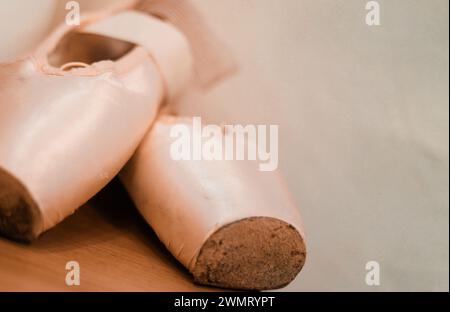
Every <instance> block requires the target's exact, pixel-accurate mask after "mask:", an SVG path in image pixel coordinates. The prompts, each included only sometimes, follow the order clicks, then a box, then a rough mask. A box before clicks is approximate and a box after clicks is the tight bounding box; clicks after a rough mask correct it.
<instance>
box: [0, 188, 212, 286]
mask: <svg viewBox="0 0 450 312" xmlns="http://www.w3.org/2000/svg"><path fill="white" fill-rule="evenodd" d="M68 261H78V263H79V264H80V268H81V270H80V272H81V274H80V275H81V285H80V286H72V287H69V286H67V285H66V283H65V277H66V273H67V271H66V268H65V266H66V263H67V262H68ZM210 290H217V289H214V288H206V287H201V286H198V285H195V284H194V283H193V282H192V278H191V276H190V275H189V273H188V272H187V271H186V269H184V267H182V266H181V265H180V264H179V263H178V262H177V261H176V260H175V259H174V258H173V257H172V256H171V255H170V253H169V252H168V251H167V250H166V249H165V247H164V246H163V245H162V244H161V243H160V242H159V240H158V238H157V237H156V235H155V233H154V232H153V231H152V230H151V228H150V227H149V226H148V225H147V224H146V223H145V222H144V221H143V219H142V218H141V217H140V215H139V214H138V212H137V210H136V208H135V207H134V205H133V203H132V202H131V200H130V199H129V197H128V195H127V194H126V192H125V190H124V189H123V187H122V186H121V185H120V182H118V181H117V180H115V181H113V182H112V183H111V184H110V185H108V186H107V187H106V188H105V189H104V190H103V191H101V192H100V193H99V194H98V195H97V196H96V197H94V198H93V199H92V200H91V201H89V202H88V203H87V204H86V205H84V206H83V207H81V208H80V209H79V210H77V212H75V214H74V215H72V216H71V217H69V218H67V219H66V220H65V221H63V222H62V223H61V224H59V225H58V226H56V227H55V228H54V229H52V230H50V231H48V232H47V233H44V234H43V235H42V236H41V237H40V238H39V239H38V240H36V241H35V242H33V243H31V244H21V243H16V242H13V241H10V240H7V239H5V238H1V237H0V291H210Z"/></svg>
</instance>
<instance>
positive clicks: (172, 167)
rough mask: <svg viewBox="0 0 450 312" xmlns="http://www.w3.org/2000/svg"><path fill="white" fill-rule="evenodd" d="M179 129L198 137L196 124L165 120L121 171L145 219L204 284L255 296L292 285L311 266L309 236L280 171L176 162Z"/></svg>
mask: <svg viewBox="0 0 450 312" xmlns="http://www.w3.org/2000/svg"><path fill="white" fill-rule="evenodd" d="M179 126H182V127H183V128H184V129H188V130H189V132H190V133H191V134H192V133H193V126H192V119H190V118H176V117H168V116H161V117H159V118H158V119H157V120H156V121H155V124H154V125H153V127H152V130H151V131H150V132H149V134H148V135H147V136H146V137H145V138H144V140H143V142H142V143H141V145H140V147H139V148H138V150H137V152H136V153H135V155H134V156H133V158H132V159H131V161H130V162H129V163H128V164H127V165H126V167H125V169H124V170H123V172H122V173H121V180H122V182H123V184H124V185H125V187H126V189H127V190H128V192H129V194H130V195H131V198H132V199H133V201H134V202H135V204H136V206H137V208H138V209H139V211H140V213H141V214H142V216H143V217H144V218H145V219H146V220H147V222H148V223H149V224H150V225H151V226H152V228H153V229H154V230H155V232H156V234H157V235H158V237H159V238H160V239H161V241H162V242H163V243H164V244H165V245H166V247H167V248H168V249H169V251H170V252H171V253H172V254H173V255H174V256H175V257H176V258H177V259H178V260H179V261H180V262H181V263H182V264H183V265H184V266H185V267H186V268H187V269H189V271H190V272H191V273H192V274H193V276H194V279H195V281H196V282H198V283H201V284H206V285H213V286H219V287H227V288H235V289H251V290H255V289H256V290H263V289H274V288H280V287H283V286H285V285H287V284H288V283H290V282H291V281H292V280H293V279H294V278H295V277H296V275H297V274H298V273H299V272H300V270H301V269H302V267H303V265H304V263H305V258H306V247H305V241H304V237H305V236H304V232H303V226H302V220H301V217H300V214H299V211H298V209H297V208H296V207H295V205H294V204H293V202H292V200H291V198H290V194H289V193H288V191H287V189H286V187H285V185H284V182H283V180H282V179H281V177H280V175H279V173H278V172H277V171H272V172H261V171H260V170H259V166H258V164H257V162H256V161H249V160H174V158H173V156H171V152H170V151H171V149H172V148H173V146H174V145H173V144H174V143H175V141H176V140H177V139H176V138H174V137H173V132H172V130H173V129H175V128H174V127H179ZM227 135H228V134H226V133H220V134H215V135H214V136H212V139H213V140H217V142H223V141H224V140H223V139H224V137H226V136H227ZM208 140H210V139H208Z"/></svg>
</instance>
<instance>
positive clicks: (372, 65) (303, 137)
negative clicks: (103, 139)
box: [0, 0, 449, 291]
mask: <svg viewBox="0 0 450 312" xmlns="http://www.w3.org/2000/svg"><path fill="white" fill-rule="evenodd" d="M39 1H43V2H45V1H47V0H39ZM111 1H112V0H102V1H100V0H89V1H87V0H85V1H80V3H81V5H82V9H83V10H88V9H90V8H93V7H98V6H101V5H103V4H105V3H110V2H111ZM6 2H7V3H8V4H6ZM25 2H28V5H33V4H31V3H32V2H33V3H36V2H37V1H34V0H33V1H27V0H20V1H10V0H0V9H1V11H0V17H2V18H1V19H0V26H1V27H2V28H1V30H2V36H3V34H4V33H5V32H7V33H8V34H9V33H11V32H14V29H16V27H22V26H23V25H22V23H19V20H18V19H17V18H16V17H17V16H14V20H8V19H5V15H4V12H6V11H5V8H6V7H8V8H11V5H12V6H14V5H16V6H20V5H22V6H24V3H25ZM60 2H61V3H63V2H65V1H60ZM195 2H196V3H198V5H199V7H200V8H201V10H202V11H204V13H205V15H207V18H208V19H209V20H210V23H211V25H212V26H213V27H214V29H215V30H216V32H217V33H219V34H220V35H221V36H222V37H223V38H224V40H225V41H226V42H227V44H228V45H229V46H230V47H231V49H232V50H233V52H234V53H235V55H236V58H237V60H238V61H239V63H240V65H241V69H240V72H239V74H238V75H237V76H235V77H234V78H232V79H231V80H229V81H227V82H226V83H224V84H222V85H221V86H220V87H218V88H216V89H215V90H213V91H212V92H211V93H210V94H209V95H208V96H207V97H206V98H205V99H202V100H196V102H194V103H192V102H190V103H184V104H183V103H182V104H181V105H180V106H179V111H181V112H183V113H186V114H191V115H199V114H200V115H202V116H204V117H205V118H207V119H208V120H209V121H212V122H218V123H221V122H233V123H237V122H242V123H275V124H279V125H280V131H281V133H280V136H281V138H280V167H281V169H282V171H283V172H284V174H285V176H286V177H287V180H288V182H289V185H290V187H291V189H292V191H293V193H294V195H295V198H296V200H297V202H298V204H299V206H300V207H301V211H302V214H303V217H304V221H305V226H306V231H307V236H308V247H309V256H308V259H307V264H306V266H305V268H304V271H303V272H302V274H301V275H300V276H299V277H298V278H297V280H296V281H295V282H294V283H292V284H291V285H290V286H288V287H287V288H286V289H285V290H290V291H297V290H299V291H305V290H308V291H309V290H331V291H334V290H343V291H345V290H359V291H377V290H407V291H408V290H435V291H436V290H447V291H448V289H449V281H448V276H449V272H448V268H449V258H448V247H449V240H448V237H449V231H448V229H449V228H448V222H449V221H448V220H449V214H448V211H449V201H448V198H449V194H448V187H449V180H448V171H449V153H448V152H449V150H448V139H449V138H448V133H449V132H448V131H449V129H448V122H449V120H448V118H449V110H448V105H449V104H448V100H449V98H448V52H449V51H448V35H449V34H448V1H447V0H397V1H387V0H385V1H379V2H380V4H381V26H378V27H369V26H367V25H366V24H365V14H366V11H365V9H364V7H365V3H366V1H363V0H282V1H276V0H226V1H225V0H195ZM11 3H15V4H11ZM61 3H60V5H59V8H58V9H57V12H58V14H57V15H59V17H58V18H59V19H60V18H61V17H62V16H63V14H64V10H63V7H61ZM49 5H50V4H49ZM35 12H38V11H35ZM43 12H44V13H42V19H44V20H45V21H48V20H49V18H48V14H47V13H45V12H47V11H43ZM36 14H38V13H36ZM7 16H11V15H10V14H9V15H7ZM22 18H23V19H24V20H20V22H25V23H29V22H30V20H29V19H28V17H27V16H25V15H24V16H22ZM42 19H39V20H38V21H34V22H33V23H36V25H37V24H38V23H42V24H46V23H43V22H42ZM27 21H28V22H27ZM49 23H50V22H49ZM5 25H9V27H8V28H4V27H5ZM21 25H22V26H21ZM42 28H45V25H44V26H42ZM6 29H7V30H6ZM28 29H30V28H28ZM35 29H37V27H35ZM36 36H37V35H33V36H32V37H34V38H35V37H36ZM22 38H23V37H22ZM0 43H1V46H0V58H3V59H6V58H8V57H10V56H11V53H12V52H11V51H14V55H18V54H19V53H20V51H22V50H24V49H25V48H24V47H23V46H21V44H22V43H23V40H20V39H19V38H17V39H16V44H17V46H16V47H15V46H14V41H10V42H9V43H8V45H6V44H4V41H0ZM30 44H31V42H30ZM8 55H9V56H8ZM370 260H376V261H378V262H379V263H380V265H381V286H379V287H368V286H366V285H365V282H364V278H365V263H366V262H367V261H370Z"/></svg>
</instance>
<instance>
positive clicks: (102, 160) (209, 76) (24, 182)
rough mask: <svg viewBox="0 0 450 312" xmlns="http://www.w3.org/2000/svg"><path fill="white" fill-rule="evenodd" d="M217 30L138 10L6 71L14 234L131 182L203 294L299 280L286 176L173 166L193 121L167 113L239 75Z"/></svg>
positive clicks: (98, 17) (6, 171) (0, 166)
mask: <svg viewBox="0 0 450 312" xmlns="http://www.w3.org/2000/svg"><path fill="white" fill-rule="evenodd" d="M206 29H207V27H206V26H205V25H204V24H203V22H202V21H201V18H200V16H199V15H198V14H197V13H196V11H195V10H194V9H193V8H192V7H191V6H190V4H189V2H187V1H178V0H164V1H161V0H153V1H152V0H146V1H142V0H141V1H137V0H132V1H127V2H125V3H122V4H120V5H119V6H114V7H111V8H108V9H106V10H103V11H101V12H96V13H93V14H91V15H89V16H86V17H84V18H83V19H82V23H81V25H80V26H79V27H70V26H67V25H63V26H61V27H60V28H58V29H57V30H56V31H55V32H53V33H52V34H51V35H50V36H49V37H48V38H47V39H46V40H45V41H44V42H43V43H42V44H41V45H40V47H39V48H38V49H37V50H36V51H35V52H34V53H33V54H32V55H30V56H29V57H27V58H26V59H24V60H21V61H17V62H14V63H10V64H2V65H1V66H0V232H1V233H2V234H3V235H5V236H7V237H10V238H13V239H17V240H22V241H32V240H34V239H36V238H37V237H38V236H39V235H40V234H41V233H43V232H45V231H47V230H49V229H50V228H52V227H53V226H55V225H56V224H58V223H59V222H60V221H62V220H63V219H64V218H66V217H67V216H69V215H70V214H72V213H73V212H74V211H75V210H76V209H77V208H78V207H79V206H81V205H82V204H84V203H85V202H86V201H88V200H89V199H90V198H91V197H92V196H94V195H95V194H96V193H97V192H98V191H100V190H101V189H102V188H103V187H104V186H105V185H106V184H107V183H109V182H110V181H111V179H112V178H113V177H114V176H116V175H117V174H119V173H120V176H121V180H122V182H123V184H124V185H125V187H126V189H127V190H128V192H129V193H130V195H131V197H132V199H133V200H134V202H135V204H136V206H137V207H138V209H139V211H140V212H141V214H142V216H143V217H144V218H145V219H146V220H147V222H148V223H149V224H150V225H151V226H152V227H153V229H154V230H155V232H156V233H157V235H158V237H159V238H160V239H161V240H162V242H163V243H164V244H165V245H166V246H167V248H168V249H169V250H170V252H171V253H172V254H173V255H174V256H175V257H176V258H177V259H178V260H179V261H180V262H181V263H182V264H183V265H184V266H185V267H186V268H188V269H189V271H190V272H191V273H192V274H193V276H194V279H195V281H196V282H198V283H201V284H208V285H215V286H221V287H229V288H237V289H272V288H279V287H282V286H284V285H287V284H288V283H289V282H290V281H292V280H293V279H294V278H295V276H296V275H297V274H298V272H299V271H300V270H301V268H302V266H303V264H304V261H305V244H304V234H303V230H302V225H301V219H300V216H299V214H298V211H297V209H296V208H295V207H294V205H293V204H292V201H291V200H290V198H289V194H288V193H287V191H286V189H285V187H284V185H283V183H282V181H281V179H280V178H279V176H278V173H276V172H272V173H268V172H260V171H259V170H258V168H257V164H256V163H254V162H251V161H245V162H243V161H239V162H238V161H212V162H211V161H174V160H172V159H171V158H170V155H169V150H170V144H171V142H172V139H171V138H170V128H171V126H173V125H176V124H180V123H183V124H186V125H189V120H188V119H186V118H183V119H179V118H176V117H168V116H160V117H157V116H158V111H159V108H160V106H161V103H162V102H163V101H166V102H167V101H169V102H170V100H171V99H173V98H175V97H176V96H177V94H178V93H180V92H181V91H182V89H183V88H184V87H185V86H186V85H188V84H190V83H192V81H195V83H197V84H200V85H206V84H209V83H211V82H213V81H214V80H217V79H219V78H220V77H221V76H222V75H223V74H225V73H226V71H227V70H228V69H229V68H230V67H229V64H230V63H229V62H228V61H227V59H226V55H224V53H223V50H221V48H220V45H218V43H217V42H216V41H215V40H214V38H213V37H212V36H211V35H210V34H209V33H208V32H207V30H206ZM192 73H195V75H193V74H192ZM155 119H156V120H155ZM186 120H188V121H186ZM122 169H123V170H122Z"/></svg>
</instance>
